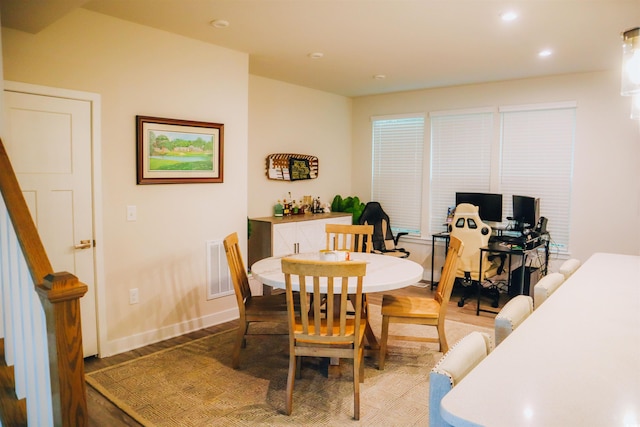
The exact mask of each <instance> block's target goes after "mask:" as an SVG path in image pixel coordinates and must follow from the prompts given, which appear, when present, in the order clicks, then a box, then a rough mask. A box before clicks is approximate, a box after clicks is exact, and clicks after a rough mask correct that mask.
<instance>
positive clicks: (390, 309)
mask: <svg viewBox="0 0 640 427" xmlns="http://www.w3.org/2000/svg"><path fill="white" fill-rule="evenodd" d="M463 248H464V245H463V244H462V241H460V239H458V238H456V237H453V236H451V238H450V239H449V250H448V251H447V257H446V259H445V262H444V267H443V269H442V275H441V277H440V282H439V283H438V287H437V288H436V291H435V295H434V297H433V298H424V297H409V296H396V295H389V294H385V295H383V297H382V337H381V338H380V358H379V362H378V369H384V362H385V358H386V353H387V341H388V340H389V338H392V339H398V340H404V341H422V342H437V343H439V344H440V351H441V352H443V353H446V352H447V350H449V347H448V345H447V337H446V335H445V331H444V320H445V315H446V313H447V305H448V303H449V298H450V297H451V291H452V290H453V282H454V281H455V278H456V269H457V268H458V261H459V259H460V256H461V255H462V252H463ZM390 323H409V324H418V325H430V326H435V327H436V328H437V330H438V338H430V337H416V336H404V335H389V324H390Z"/></svg>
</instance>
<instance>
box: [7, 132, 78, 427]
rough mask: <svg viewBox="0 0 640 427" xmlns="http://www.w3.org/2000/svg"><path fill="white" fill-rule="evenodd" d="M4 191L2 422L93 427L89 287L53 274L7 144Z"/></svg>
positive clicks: (12, 424) (59, 273) (9, 423)
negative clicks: (85, 301)
mask: <svg viewBox="0 0 640 427" xmlns="http://www.w3.org/2000/svg"><path fill="white" fill-rule="evenodd" d="M0 192H1V193H2V198H0V422H1V423H2V425H3V426H22V425H24V426H26V425H37V426H86V425H88V419H89V417H88V412H87V393H86V391H87V390H86V384H85V381H84V359H83V353H82V328H81V321H80V298H81V297H82V296H83V295H84V294H85V293H86V292H87V286H86V285H85V284H83V283H81V282H80V281H79V280H78V278H77V277H75V276H74V275H72V274H70V273H67V272H57V273H56V272H54V271H53V268H52V266H51V263H50V261H49V258H48V256H47V253H46V251H45V249H44V246H43V244H42V241H41V240H40V236H39V235H38V231H37V229H36V226H35V223H34V221H33V219H32V217H31V214H30V212H29V208H28V206H27V203H26V201H25V199H24V196H23V193H22V191H21V189H20V186H19V184H18V180H17V178H16V175H15V173H14V171H13V167H12V165H11V162H10V161H9V157H8V154H7V151H6V150H5V147H4V144H3V143H2V140H0ZM2 356H4V357H2Z"/></svg>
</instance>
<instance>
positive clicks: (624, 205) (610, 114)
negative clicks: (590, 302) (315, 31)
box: [351, 64, 640, 269]
mask: <svg viewBox="0 0 640 427" xmlns="http://www.w3.org/2000/svg"><path fill="white" fill-rule="evenodd" d="M616 66H618V64H616ZM619 92H620V76H619V70H613V71H610V72H596V73H586V74H573V75H566V76H557V77H547V78H537V79H526V80H515V81H507V82H498V83H490V84H477V85H469V86H458V87H449V88H442V89H431V90H420V91H412V92H403V93H393V94H388V95H379V96H369V97H361V98H356V99H354V101H353V151H354V152H357V153H358V161H357V162H355V161H354V162H353V164H352V167H353V173H352V176H351V180H352V185H353V191H354V192H356V193H359V194H370V180H369V176H370V173H371V168H370V165H371V123H370V117H371V116H376V115H385V114H398V113H414V112H424V113H429V112H432V111H442V110H455V109H465V108H475V107H498V106H504V105H519V104H532V103H545V102H556V101H576V102H577V129H576V144H575V154H574V156H575V157H574V159H575V161H574V174H573V190H572V191H573V194H572V217H571V224H572V229H571V242H570V251H571V256H573V257H577V258H579V259H581V260H583V261H584V260H586V259H587V258H588V257H589V256H590V255H591V254H593V253H594V252H617V253H626V254H640V227H638V226H637V224H639V223H640V168H639V167H638V165H640V132H639V127H638V123H637V122H634V121H632V120H630V119H629V112H630V99H629V98H625V97H621V96H620V94H619ZM426 126H427V128H428V120H427V123H426ZM425 139H426V143H427V144H428V143H429V132H426V133H425ZM426 153H427V162H426V168H425V177H427V179H426V180H425V186H426V188H427V191H428V185H429V180H428V176H429V170H428V167H429V161H428V155H429V154H428V153H429V150H426ZM540 167H541V168H544V165H540ZM427 196H428V193H427ZM428 203H429V200H428V197H427V198H426V200H425V205H424V206H423V212H424V216H423V221H424V230H428V228H427V224H428V220H429V218H428V214H429V204H428ZM542 203H544V201H542ZM425 238H426V239H428V240H429V242H430V240H431V239H430V236H428V235H427V236H425ZM405 246H407V247H408V248H409V247H411V248H412V250H414V252H415V253H412V258H414V257H415V258H414V259H416V260H417V261H420V262H422V263H423V265H424V266H425V268H427V269H430V268H431V265H430V254H431V248H430V246H425V245H415V244H411V243H409V244H407V245H405Z"/></svg>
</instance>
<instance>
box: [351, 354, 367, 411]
mask: <svg viewBox="0 0 640 427" xmlns="http://www.w3.org/2000/svg"><path fill="white" fill-rule="evenodd" d="M362 355H363V354H362V353H361V352H360V351H359V350H356V351H355V355H354V358H353V419H354V420H359V419H360V383H361V382H362V378H361V376H360V372H361V366H364V364H363V363H362Z"/></svg>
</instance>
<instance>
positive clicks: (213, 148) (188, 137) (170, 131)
mask: <svg viewBox="0 0 640 427" xmlns="http://www.w3.org/2000/svg"><path fill="white" fill-rule="evenodd" d="M136 136H137V143H138V149H137V171H138V184H188V183H206V182H223V174H222V169H223V146H224V125H223V124H220V123H207V122H197V121H192V120H177V119H164V118H159V117H148V116H136Z"/></svg>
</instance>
